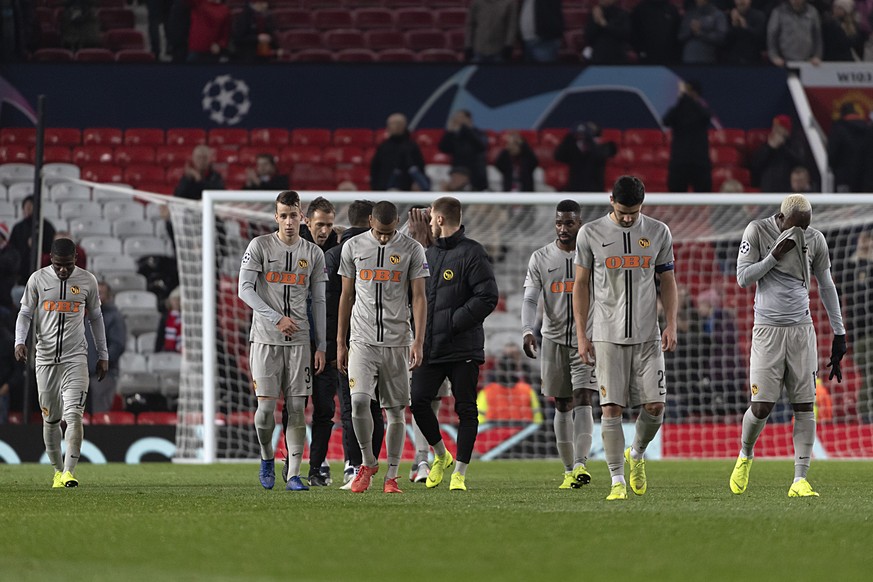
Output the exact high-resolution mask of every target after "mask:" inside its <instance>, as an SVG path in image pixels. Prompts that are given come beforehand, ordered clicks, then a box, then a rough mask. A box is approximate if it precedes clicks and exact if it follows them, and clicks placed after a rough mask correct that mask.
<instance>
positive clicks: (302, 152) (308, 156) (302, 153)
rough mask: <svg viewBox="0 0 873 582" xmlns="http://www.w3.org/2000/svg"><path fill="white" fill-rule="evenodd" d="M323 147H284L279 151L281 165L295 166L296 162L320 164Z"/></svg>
mask: <svg viewBox="0 0 873 582" xmlns="http://www.w3.org/2000/svg"><path fill="white" fill-rule="evenodd" d="M321 152H322V148H321V147H318V146H294V147H286V148H282V151H281V152H279V165H280V166H286V167H287V166H293V165H295V164H300V163H306V164H320V163H321Z"/></svg>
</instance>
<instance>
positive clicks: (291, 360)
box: [239, 190, 327, 491]
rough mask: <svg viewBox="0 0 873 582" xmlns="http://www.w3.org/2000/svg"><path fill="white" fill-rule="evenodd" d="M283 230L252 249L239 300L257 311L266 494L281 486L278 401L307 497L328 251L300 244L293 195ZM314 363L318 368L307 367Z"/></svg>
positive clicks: (253, 353)
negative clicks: (308, 417)
mask: <svg viewBox="0 0 873 582" xmlns="http://www.w3.org/2000/svg"><path fill="white" fill-rule="evenodd" d="M275 219H276V223H277V224H278V225H279V230H278V232H274V233H271V234H265V235H263V236H259V237H256V238H255V239H253V240H252V241H251V243H249V246H248V248H247V249H246V252H245V255H243V259H242V265H241V266H240V273H239V297H240V299H242V300H243V301H244V302H245V303H246V305H248V306H249V307H251V308H252V310H253V311H254V314H253V316H252V329H251V334H250V335H249V342H250V351H249V360H250V361H249V364H250V368H251V373H252V382H253V384H254V388H255V394H256V395H257V397H258V409H257V411H256V412H255V428H256V430H257V433H258V442H259V443H260V447H261V469H260V472H259V475H258V478H259V479H260V482H261V485H262V486H263V487H264V488H265V489H272V488H273V485H274V484H275V481H276V473H275V458H274V450H273V430H274V429H275V427H276V420H275V412H276V401H277V400H278V399H279V398H283V399H284V402H285V408H286V409H287V410H288V426H287V428H286V432H285V438H286V442H287V443H288V445H287V446H288V484H287V486H286V489H287V490H288V491H306V490H308V489H309V486H308V485H306V484H305V483H304V482H303V480H302V479H301V478H300V475H299V473H300V463H301V459H302V455H303V446H304V444H305V440H306V421H305V419H304V410H305V409H306V398H307V397H308V396H310V395H311V394H312V376H313V375H314V374H320V373H321V372H322V370H324V365H325V357H324V352H325V349H326V344H327V341H326V339H325V298H324V288H325V282H326V281H327V275H326V274H325V269H324V253H323V252H322V251H321V249H320V248H319V247H318V246H317V245H315V244H314V243H311V242H309V241H307V240H303V239H302V238H300V221H301V220H302V219H303V211H302V210H301V208H300V196H299V195H298V194H297V192H295V191H293V190H285V191H283V192H280V193H279V195H278V197H277V198H276V209H275ZM310 298H311V302H312V319H313V321H314V324H315V343H316V348H315V355H314V357H313V356H312V355H311V354H310V349H311V348H310V340H309V319H308V318H307V313H306V304H307V300H308V299H310ZM310 362H313V363H314V366H315V370H312V368H311V367H310Z"/></svg>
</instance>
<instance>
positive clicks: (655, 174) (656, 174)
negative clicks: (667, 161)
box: [607, 166, 667, 192]
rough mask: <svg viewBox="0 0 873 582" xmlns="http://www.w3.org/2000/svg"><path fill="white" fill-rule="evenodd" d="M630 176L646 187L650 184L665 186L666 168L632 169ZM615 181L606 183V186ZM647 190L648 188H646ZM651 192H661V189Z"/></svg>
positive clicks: (646, 167)
mask: <svg viewBox="0 0 873 582" xmlns="http://www.w3.org/2000/svg"><path fill="white" fill-rule="evenodd" d="M630 174H631V175H633V176H637V177H638V178H639V179H640V180H642V181H643V182H644V183H645V184H646V185H647V186H648V184H650V183H657V184H661V183H663V184H666V183H667V168H665V167H663V166H641V167H638V168H637V167H635V168H632V169H631V171H630ZM614 181H615V180H612V181H607V183H608V184H610V185H611V184H612V183H613V182H614ZM647 189H648V188H647ZM652 191H653V192H663V191H664V190H663V189H660V190H652Z"/></svg>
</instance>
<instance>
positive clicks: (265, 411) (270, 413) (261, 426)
mask: <svg viewBox="0 0 873 582" xmlns="http://www.w3.org/2000/svg"><path fill="white" fill-rule="evenodd" d="M275 429H276V400H275V399H273V398H258V409H257V410H256V411H255V431H256V432H257V433H258V444H259V445H260V447H261V459H263V460H265V461H269V460H271V459H272V458H273V457H274V456H275V452H274V451H273V431H274V430H275Z"/></svg>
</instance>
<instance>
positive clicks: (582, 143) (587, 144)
mask: <svg viewBox="0 0 873 582" xmlns="http://www.w3.org/2000/svg"><path fill="white" fill-rule="evenodd" d="M616 151H617V147H616V145H615V142H611V141H608V142H606V143H600V127H599V126H598V125H597V124H596V123H592V122H588V123H580V124H579V125H578V126H577V127H576V130H575V131H570V132H569V133H567V135H566V136H564V139H563V140H562V141H561V143H559V144H558V147H557V148H555V161H556V162H561V163H562V164H567V169H568V171H569V173H568V176H567V184H566V185H565V186H564V190H565V191H567V192H602V191H603V187H604V174H605V173H606V160H608V159H609V158H611V157H612V156H614V155H615V154H616Z"/></svg>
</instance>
